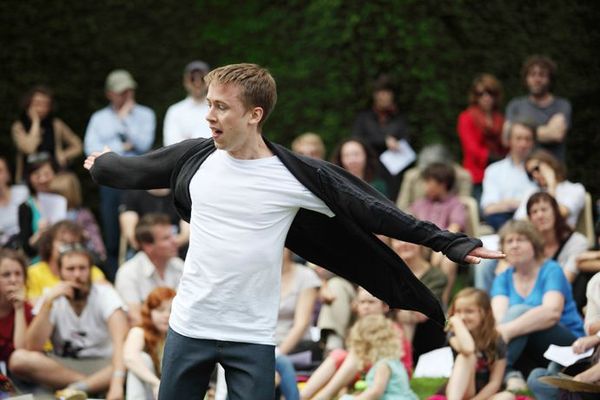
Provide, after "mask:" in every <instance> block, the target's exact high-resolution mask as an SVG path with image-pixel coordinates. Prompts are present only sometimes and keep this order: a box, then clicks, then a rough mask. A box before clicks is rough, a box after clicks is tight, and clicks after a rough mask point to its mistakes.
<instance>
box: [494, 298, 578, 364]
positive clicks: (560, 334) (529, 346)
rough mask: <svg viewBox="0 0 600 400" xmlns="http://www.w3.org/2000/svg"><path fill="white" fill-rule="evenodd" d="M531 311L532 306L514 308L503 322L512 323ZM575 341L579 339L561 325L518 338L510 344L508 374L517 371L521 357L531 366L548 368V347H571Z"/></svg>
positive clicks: (522, 305) (521, 305)
mask: <svg viewBox="0 0 600 400" xmlns="http://www.w3.org/2000/svg"><path fill="white" fill-rule="evenodd" d="M529 309H531V306H527V305H524V304H520V305H516V306H512V307H511V308H510V309H509V310H508V312H507V314H506V315H505V317H504V320H503V321H502V322H508V321H512V320H514V319H516V318H517V317H519V316H521V315H522V314H524V313H525V312H527V311H528V310H529ZM575 339H577V337H576V336H575V335H574V334H573V333H571V331H570V330H569V329H568V328H566V327H565V326H563V325H562V324H560V323H559V324H556V325H554V326H551V327H550V328H547V329H544V330H541V331H535V332H531V333H528V334H525V335H522V336H517V337H515V338H513V339H512V340H511V341H510V343H508V353H507V366H506V373H507V374H510V373H511V372H512V371H514V370H515V368H516V365H515V364H517V361H519V359H520V358H521V357H525V358H526V360H527V361H528V362H529V364H532V365H535V366H546V365H548V360H546V359H545V358H544V352H545V351H546V350H547V349H548V346H550V345H551V344H555V345H557V346H570V345H571V344H572V343H573V342H574V341H575ZM521 361H524V360H521ZM527 372H528V371H525V373H526V374H527Z"/></svg>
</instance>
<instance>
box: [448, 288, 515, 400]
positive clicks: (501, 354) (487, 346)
mask: <svg viewBox="0 0 600 400" xmlns="http://www.w3.org/2000/svg"><path fill="white" fill-rule="evenodd" d="M448 315H449V316H450V318H449V319H448V331H449V332H450V339H449V341H450V346H451V347H452V349H453V351H454V353H455V354H456V358H455V360H454V367H453V368H452V374H451V375H450V379H449V380H448V384H447V386H446V397H447V399H448V400H462V399H496V400H497V399H512V398H513V395H512V394H511V393H508V392H502V393H498V392H499V391H500V387H501V385H502V379H503V377H504V370H505V369H506V344H505V343H504V341H503V340H502V337H501V336H500V335H499V333H498V332H497V331H496V327H495V326H496V322H495V320H494V315H493V313H492V307H491V303H490V297H489V296H488V294H487V293H486V292H484V291H482V290H479V289H475V288H466V289H463V290H461V291H460V292H458V293H457V294H456V296H455V298H454V302H453V304H452V306H451V307H450V310H449V313H448Z"/></svg>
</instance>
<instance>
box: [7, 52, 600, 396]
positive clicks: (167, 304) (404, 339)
mask: <svg viewBox="0 0 600 400" xmlns="http://www.w3.org/2000/svg"><path fill="white" fill-rule="evenodd" d="M208 71H209V67H208V65H206V64H205V63H204V62H201V61H194V62H192V63H190V64H189V65H188V66H186V68H185V69H184V74H183V77H184V87H185V88H186V90H187V92H188V97H187V98H186V99H185V100H183V101H181V102H179V103H177V104H175V105H173V106H172V107H171V108H170V109H169V112H168V113H167V120H166V121H165V129H164V131H165V138H164V142H165V143H166V144H170V143H175V142H177V141H180V140H184V139H186V138H191V137H203V136H204V137H206V136H207V134H208V133H207V132H209V131H208V130H207V129H204V128H202V129H200V128H199V127H204V125H205V124H206V122H205V121H203V118H202V117H198V115H199V114H200V113H202V112H203V111H202V110H203V107H204V103H205V99H204V96H205V89H206V88H205V87H204V84H203V82H202V77H203V76H204V74H206V73H207V72H208ZM554 72H555V65H554V63H553V62H552V61H551V60H550V59H548V58H546V57H543V56H532V57H530V58H529V59H528V60H526V62H525V64H524V66H523V71H522V73H523V81H524V83H525V86H526V88H527V90H528V94H527V96H523V97H519V98H516V99H513V100H512V101H510V102H509V104H508V106H507V109H506V115H503V113H502V112H501V111H500V106H501V101H502V87H501V84H500V82H498V80H497V79H496V78H495V77H494V76H492V75H490V74H482V75H480V76H478V77H476V78H475V80H474V81H473V84H472V86H471V88H470V90H469V96H468V102H469V106H468V107H467V108H466V109H465V110H464V111H463V112H462V113H460V115H459V116H458V122H457V138H458V139H459V140H460V142H461V145H462V155H463V162H462V166H461V165H459V164H458V163H455V162H453V161H452V158H451V156H450V155H449V153H448V151H447V150H446V149H444V148H443V146H440V145H434V146H430V147H426V148H424V149H423V150H422V151H421V152H420V153H419V155H418V158H417V160H416V163H412V164H411V163H408V164H407V166H406V167H405V168H404V169H402V170H401V171H400V172H397V171H394V173H392V172H391V171H390V170H389V168H388V167H387V164H386V163H385V162H383V161H382V160H383V158H382V157H381V156H382V154H384V153H386V152H392V153H394V152H396V153H399V152H401V151H403V150H401V149H404V148H405V147H403V146H406V145H408V144H407V143H408V141H409V139H410V135H409V133H410V127H409V126H408V125H407V124H406V122H405V118H404V117H403V116H402V114H401V113H400V112H399V110H398V107H397V106H396V104H395V103H394V95H393V93H394V92H393V90H392V88H391V86H390V85H389V82H387V81H385V80H379V81H378V82H377V83H376V85H374V87H373V102H372V108H371V109H369V110H367V111H363V112H361V113H360V114H359V115H358V116H357V119H356V121H355V124H354V127H353V131H352V135H351V136H350V137H348V138H346V139H344V140H343V141H341V142H340V143H339V144H338V145H337V147H336V148H335V150H334V151H333V152H332V155H331V162H332V163H334V164H337V165H338V166H339V167H340V168H343V169H346V170H347V171H348V172H349V173H350V174H352V175H354V176H355V177H356V178H357V179H361V180H364V181H366V182H368V183H369V184H371V185H372V186H373V188H374V189H375V190H377V191H379V192H380V193H381V195H382V196H386V197H388V198H389V199H390V206H392V207H393V206H394V203H395V204H396V206H397V207H399V208H400V209H402V210H403V211H405V212H407V213H410V214H412V215H414V216H415V217H417V218H419V219H422V220H427V221H431V222H433V223H435V224H436V225H438V226H439V227H441V228H443V229H447V230H450V231H453V232H464V233H467V234H469V235H476V236H485V239H486V241H485V243H486V246H487V245H488V243H491V246H494V243H497V247H498V249H500V250H502V251H503V252H504V253H505V254H506V258H505V259H504V260H500V261H498V260H485V261H484V262H482V263H481V264H480V265H478V266H475V267H474V268H472V269H471V270H469V269H466V268H463V267H464V266H460V265H457V264H456V263H453V262H452V261H450V260H449V259H447V258H446V257H445V256H444V255H443V254H441V253H432V252H431V251H426V249H425V248H423V247H421V246H419V245H415V244H412V243H407V242H402V241H399V240H390V239H389V238H387V237H380V239H381V241H382V243H383V244H385V245H386V246H389V248H390V250H391V251H393V252H395V253H396V254H397V255H398V257H400V258H401V259H402V260H404V261H405V263H406V265H407V267H408V268H409V269H410V270H411V271H412V272H413V273H414V274H415V276H417V277H418V278H419V280H420V281H421V282H422V283H423V284H424V285H425V286H426V287H428V288H429V289H430V290H431V292H432V293H433V294H434V295H435V296H436V297H437V298H438V299H439V301H440V302H441V303H442V305H443V306H444V307H445V309H446V311H447V316H448V325H447V326H446V327H443V326H439V325H438V324H436V323H435V322H434V321H432V320H429V319H428V317H427V316H426V315H423V314H421V313H419V312H415V311H411V310H400V309H390V308H389V307H388V306H387V305H386V304H385V303H383V302H381V301H380V300H379V299H377V298H375V297H374V296H372V295H371V294H370V293H369V292H368V291H367V290H365V289H364V288H362V287H356V286H355V285H354V284H353V283H351V282H348V281H346V280H345V279H343V278H341V277H339V276H336V275H334V274H332V273H331V272H329V271H327V270H325V269H323V268H321V267H320V266H317V265H312V264H310V263H306V262H305V261H304V260H301V259H298V258H297V257H296V256H295V255H294V254H292V253H291V251H289V250H287V249H286V250H285V251H284V259H283V260H282V269H281V287H280V309H279V316H278V322H277V329H276V340H277V347H276V376H275V377H274V379H275V380H276V382H277V387H278V389H277V390H278V392H277V393H278V396H280V397H282V398H285V399H287V400H295V399H307V400H308V399H333V398H341V399H377V398H385V399H416V398H417V396H416V395H415V393H414V392H413V391H412V389H411V387H410V383H409V382H410V379H411V377H412V374H413V371H414V368H415V366H416V364H417V363H418V361H419V357H420V356H421V355H422V354H425V353H427V352H429V351H432V350H435V349H438V348H441V347H444V346H450V347H451V350H452V353H453V356H454V366H453V369H452V372H451V374H450V377H449V379H448V381H447V383H446V384H444V386H443V387H440V388H439V390H438V393H437V394H435V395H433V396H432V397H431V398H432V399H442V398H447V399H464V398H473V399H490V398H493V399H496V400H498V399H499V400H502V399H507V400H509V399H514V398H516V394H518V393H522V392H525V391H527V390H528V392H527V393H528V395H531V396H534V397H535V398H539V399H558V398H559V396H560V395H561V393H560V390H562V389H560V390H559V389H558V388H557V387H555V386H552V385H550V384H548V383H545V381H543V380H539V379H538V378H540V377H546V376H555V375H557V374H558V373H559V372H560V371H561V366H560V365H558V364H557V363H555V362H550V361H549V360H547V359H545V358H544V352H545V351H546V350H547V349H548V347H549V346H550V345H559V346H572V349H573V351H574V352H575V353H582V352H584V351H587V350H589V349H592V348H595V349H596V353H598V352H600V347H599V346H600V338H599V337H600V272H599V271H600V251H598V248H597V247H598V243H597V238H596V237H595V236H594V237H592V238H590V237H589V231H582V229H581V221H582V218H584V217H585V213H586V210H585V207H586V206H588V207H589V204H588V203H589V202H588V203H586V196H589V195H588V194H587V193H586V189H585V187H584V186H583V185H582V184H580V183H576V182H571V181H569V180H568V179H567V176H568V175H567V170H566V166H565V151H566V148H565V137H566V135H567V133H568V130H569V129H570V125H571V123H570V118H571V109H570V104H569V102H568V101H567V100H565V99H562V98H560V97H557V96H555V95H553V94H552V93H551V92H550V88H551V87H552V86H551V84H552V83H553V79H554ZM136 87H137V83H136V82H135V81H134V80H133V78H132V77H131V75H130V74H129V73H128V72H127V71H123V70H117V71H113V72H112V73H111V74H110V75H109V76H108V78H107V81H106V93H107V98H108V99H109V102H110V104H109V106H108V107H107V108H106V109H102V110H100V111H98V112H96V113H95V114H94V116H92V119H91V120H90V123H89V125H88V129H87V131H86V134H85V140H84V142H82V140H81V139H80V138H79V136H77V135H76V134H74V133H73V132H72V131H71V129H70V128H69V127H68V126H67V125H66V124H65V123H64V122H63V121H62V120H60V119H58V118H57V117H56V116H55V115H54V113H53V108H52V93H51V91H49V90H48V89H47V88H44V87H36V88H34V89H32V91H31V92H30V93H28V94H27V96H26V98H25V101H24V103H23V104H24V109H23V113H22V115H21V117H20V118H19V119H18V120H17V121H16V122H15V123H14V125H13V127H12V134H13V139H14V142H15V146H16V148H17V150H18V151H17V165H16V166H17V173H16V174H15V176H14V179H13V176H12V174H11V172H10V170H9V162H8V160H6V159H5V158H1V157H0V245H1V246H2V249H1V250H0V372H2V373H3V374H6V375H7V376H8V377H9V378H11V380H12V381H13V382H14V383H15V385H16V386H17V387H18V388H19V389H20V390H21V391H23V392H33V393H45V392H50V393H52V392H55V391H60V395H62V396H63V397H65V398H69V396H72V395H74V394H75V395H79V394H81V393H82V392H83V393H86V394H89V395H103V396H106V398H108V399H124V398H127V399H156V398H157V395H158V387H159V384H160V370H161V360H162V353H163V346H164V341H165V337H166V334H167V330H168V320H169V314H170V309H171V302H172V301H173V298H174V297H175V296H176V290H177V287H178V284H179V279H180V277H181V275H182V273H183V268H184V261H183V260H184V259H185V254H186V251H187V246H188V242H189V235H190V232H189V225H188V224H187V223H186V222H184V221H183V220H182V219H181V218H180V217H179V216H178V215H177V212H176V211H175V207H174V205H173V196H172V194H171V193H170V191H169V190H168V189H160V190H151V191H129V192H124V193H122V192H121V191H118V190H113V189H108V188H101V189H100V212H101V222H102V224H101V226H102V229H100V227H99V224H98V223H97V221H96V219H95V217H94V214H93V213H92V212H91V211H90V210H89V209H88V208H85V207H84V206H83V204H84V201H83V198H82V193H81V185H80V182H79V180H78V178H77V175H75V174H74V173H73V172H71V171H69V170H68V167H69V164H70V162H71V161H73V160H74V159H77V157H78V156H79V155H80V154H81V152H82V150H83V149H85V152H86V153H88V154H89V153H90V152H92V151H97V150H101V147H99V146H105V145H108V146H109V147H111V148H112V149H113V150H114V151H117V152H118V153H120V154H124V155H135V154H142V153H144V152H146V151H148V150H149V149H150V146H151V143H152V142H153V141H154V128H155V123H156V121H155V117H154V113H153V112H152V110H150V109H149V108H147V107H144V106H140V105H139V104H137V103H136V102H135V97H134V94H135V88H136ZM192 128H194V129H193V130H192ZM408 146H409V145H408ZM292 150H293V151H295V152H297V153H298V154H301V155H303V156H305V157H313V158H319V159H323V158H324V157H325V155H326V151H325V146H324V143H323V141H322V139H321V137H320V136H319V135H318V134H316V133H305V134H302V135H299V136H298V137H297V138H296V139H295V140H294V141H293V143H292ZM11 182H16V184H12V185H11ZM586 204H587V205H586ZM115 231H116V234H115ZM591 242H593V243H594V245H593V246H591ZM591 247H595V249H592V248H591ZM368 267H369V266H368V265H365V268H368ZM463 272H467V274H463ZM469 273H473V277H474V283H473V284H471V282H470V281H469V280H470V279H471V276H470V275H469ZM462 275H466V277H462ZM598 358H599V357H597V355H596V357H595V358H594V359H592V361H589V360H588V361H587V362H588V363H587V364H585V366H584V368H582V370H581V371H580V372H578V373H577V374H575V377H574V379H575V380H576V381H581V382H587V383H598V384H600V363H598V362H597V360H598ZM222 379H224V376H223V373H222V370H221V371H219V372H216V373H215V378H214V379H213V381H214V383H215V386H216V388H217V389H216V394H215V396H216V398H217V399H224V398H226V396H227V394H226V390H224V389H223V385H220V384H219V383H220V382H221V383H222ZM574 396H581V395H580V394H574ZM73 398H75V397H73ZM575 398H577V397H575Z"/></svg>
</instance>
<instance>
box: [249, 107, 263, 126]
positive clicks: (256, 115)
mask: <svg viewBox="0 0 600 400" xmlns="http://www.w3.org/2000/svg"><path fill="white" fill-rule="evenodd" d="M263 114H264V110H263V109H262V107H254V108H252V109H251V110H250V121H249V122H250V123H251V124H256V125H258V123H259V122H260V120H261V119H262V116H263Z"/></svg>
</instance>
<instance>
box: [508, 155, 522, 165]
mask: <svg viewBox="0 0 600 400" xmlns="http://www.w3.org/2000/svg"><path fill="white" fill-rule="evenodd" d="M509 155H510V159H511V160H512V162H513V164H515V165H521V164H523V162H524V161H525V157H521V156H520V155H519V154H517V153H510V154H509Z"/></svg>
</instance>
